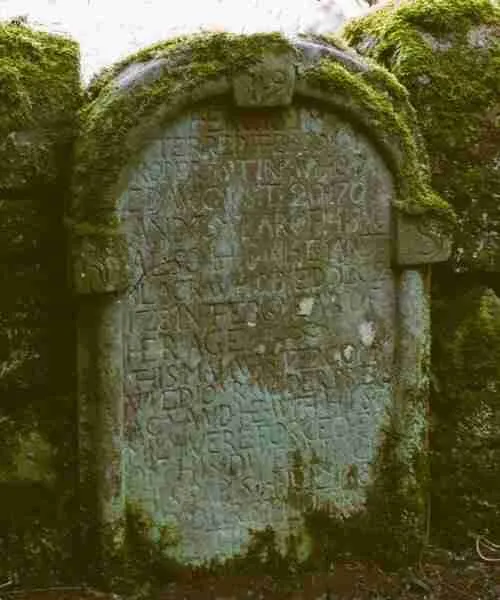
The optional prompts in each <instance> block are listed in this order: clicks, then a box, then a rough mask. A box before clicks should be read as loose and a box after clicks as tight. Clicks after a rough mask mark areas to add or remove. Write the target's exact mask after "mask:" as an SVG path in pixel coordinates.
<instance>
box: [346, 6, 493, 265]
mask: <svg viewBox="0 0 500 600" xmlns="http://www.w3.org/2000/svg"><path fill="white" fill-rule="evenodd" d="M343 35H344V37H345V39H346V40H347V41H348V42H349V43H350V44H351V45H352V46H353V47H354V48H356V49H357V50H358V51H359V52H361V53H362V54H364V55H367V56H370V57H372V58H374V59H375V60H376V61H377V62H379V63H380V64H381V65H383V66H385V67H387V68H388V69H389V70H390V71H391V72H392V73H394V75H395V76H396V77H397V78H398V80H399V81H400V82H401V83H402V84H403V85H404V86H405V87H406V88H407V89H408V91H409V93H410V100H411V102H412V104H413V106H414V107H415V109H416V111H417V113H418V122H419V125H420V128H421V131H422V134H423V136H424V138H425V142H426V146H427V150H428V153H429V157H430V161H431V167H432V182H433V187H434V189H436V191H437V192H439V193H440V194H441V195H442V196H443V197H444V198H445V199H446V200H447V201H448V202H449V203H450V204H451V205H452V206H453V207H454V208H455V210H456V212H457V214H458V228H457V230H456V232H455V244H454V257H453V258H454V264H455V267H456V268H457V269H460V270H467V269H479V270H498V268H499V267H500V238H499V234H498V232H499V230H500V202H499V200H500V151H499V149H500V105H499V101H498V99H499V98H500V8H499V6H498V4H495V3H494V2H492V1H489V0H432V1H429V0H415V1H412V2H403V3H402V4H401V5H400V6H399V7H398V8H397V9H396V8H394V7H393V5H392V4H389V5H386V6H384V7H383V8H382V9H380V10H377V11H375V12H373V13H371V14H370V15H368V16H366V17H364V18H362V19H358V20H355V21H353V22H351V23H349V24H348V25H347V26H346V28H345V31H344V32H343Z"/></svg>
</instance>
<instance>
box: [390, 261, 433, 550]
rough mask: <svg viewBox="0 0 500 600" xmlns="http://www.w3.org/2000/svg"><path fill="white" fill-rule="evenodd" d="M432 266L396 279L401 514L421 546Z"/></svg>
mask: <svg viewBox="0 0 500 600" xmlns="http://www.w3.org/2000/svg"><path fill="white" fill-rule="evenodd" d="M430 270H431V267H430V266H429V265H419V266H416V267H411V268H405V269H403V270H402V271H400V273H399V278H398V344H397V365H396V374H397V382H396V390H395V391H396V394H395V402H396V406H395V426H396V434H397V438H396V439H397V447H396V456H395V457H394V459H395V461H396V464H397V465H398V467H399V468H400V469H401V473H403V474H404V475H403V476H402V481H400V482H399V483H400V486H401V488H400V491H401V493H402V497H403V506H401V515H402V517H403V518H405V521H406V525H407V526H408V528H409V530H408V539H413V543H415V542H416V543H417V545H418V546H419V547H421V544H422V543H423V541H424V539H425V525H426V516H427V510H428V491H427V484H428V476H429V472H428V471H429V456H428V444H427V441H428V427H429V419H428V415H429V370H430V340H431V337H430V335H431V331H430V292H429V285H428V281H429V278H430Z"/></svg>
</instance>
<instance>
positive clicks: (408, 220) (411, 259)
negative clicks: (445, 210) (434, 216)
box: [396, 215, 451, 265]
mask: <svg viewBox="0 0 500 600" xmlns="http://www.w3.org/2000/svg"><path fill="white" fill-rule="evenodd" d="M450 254H451V238H450V236H449V235H446V234H445V233H444V232H443V230H442V227H441V224H440V223H438V222H436V221H433V220H431V219H426V218H422V217H410V216H407V215H398V219H397V243H396V262H397V263H398V264H399V265H421V264H424V265H425V264H431V263H435V262H443V261H446V260H448V259H449V258H450Z"/></svg>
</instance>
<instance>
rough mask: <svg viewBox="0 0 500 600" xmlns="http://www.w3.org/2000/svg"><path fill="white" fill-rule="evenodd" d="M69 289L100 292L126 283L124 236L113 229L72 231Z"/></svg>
mask: <svg viewBox="0 0 500 600" xmlns="http://www.w3.org/2000/svg"><path fill="white" fill-rule="evenodd" d="M71 251H72V276H73V289H74V291H75V292H76V293H77V294H96V293H97V294H100V293H101V294H102V293H109V292H114V291H122V290H124V289H125V288H126V287H127V284H128V274H127V264H126V253H127V248H126V240H125V239H124V238H123V236H121V235H119V234H117V233H116V232H111V233H108V234H106V233H104V234H103V233H100V232H97V233H94V234H87V235H78V234H77V235H74V236H73V237H72V244H71Z"/></svg>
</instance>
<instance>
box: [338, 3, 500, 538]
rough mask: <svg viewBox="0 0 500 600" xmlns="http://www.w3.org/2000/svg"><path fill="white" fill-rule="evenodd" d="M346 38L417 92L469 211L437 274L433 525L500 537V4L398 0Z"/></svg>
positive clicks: (434, 156) (437, 158)
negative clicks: (399, 0)
mask: <svg viewBox="0 0 500 600" xmlns="http://www.w3.org/2000/svg"><path fill="white" fill-rule="evenodd" d="M344 36H345V38H346V39H347V41H348V42H349V43H350V44H351V45H353V46H354V47H355V48H356V49H357V50H358V51H359V52H361V53H362V54H365V55H367V56H370V57H372V58H374V59H375V60H376V61H378V62H379V63H381V64H383V65H384V66H386V67H387V68H388V69H389V70H391V71H392V72H393V73H394V75H396V77H397V78H398V79H399V81H400V82H401V83H402V84H403V85H404V86H405V87H406V88H407V89H408V91H409V95H410V100H411V102H412V104H413V105H414V107H415V108H416V110H417V113H418V118H419V123H420V126H421V131H422V134H423V137H424V139H425V142H426V145H427V149H428V151H429V155H430V160H431V168H432V180H433V185H434V187H435V189H436V191H438V192H439V193H441V194H442V196H444V197H445V198H446V199H447V200H448V201H449V202H450V204H452V205H453V206H454V208H455V210H456V212H457V214H458V217H459V220H458V226H457V228H456V230H455V236H454V247H453V255H452V260H451V261H450V263H449V264H447V265H444V266H442V267H437V268H436V269H435V271H434V274H433V304H432V312H433V315H432V316H433V319H432V321H433V329H432V331H433V353H432V370H433V384H434V385H433V394H432V406H431V409H432V412H433V428H432V449H433V463H432V482H433V483H432V507H433V508H432V525H433V528H432V530H433V536H434V539H435V541H438V542H441V543H444V544H446V545H450V544H451V545H453V546H455V547H464V546H469V545H470V544H471V539H470V537H469V533H472V532H478V533H480V532H483V533H487V532H491V533H492V534H493V533H494V535H497V536H498V535H499V534H500V531H499V527H500V525H499V524H500V508H499V507H500V486H499V485H498V481H500V467H499V465H500V443H499V427H498V424H499V419H500V371H499V367H498V365H499V364H500V363H499V356H500V337H499V332H500V312H499V308H498V307H499V303H500V301H499V299H498V297H497V296H496V295H495V294H498V293H499V292H500V276H499V273H498V272H499V268H500V243H499V242H500V237H499V236H500V203H499V200H500V105H499V103H498V99H499V98H500V8H499V7H498V3H494V2H490V1H488V0H434V1H432V2H429V1H427V0H416V1H413V2H406V3H402V4H401V5H400V7H399V8H397V9H395V8H394V7H393V5H392V3H390V4H388V5H384V7H382V8H381V9H380V10H378V11H376V12H373V13H372V14H370V15H368V16H366V17H364V18H362V19H359V20H356V21H354V22H352V23H350V24H348V26H347V27H346V29H345V31H344Z"/></svg>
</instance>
